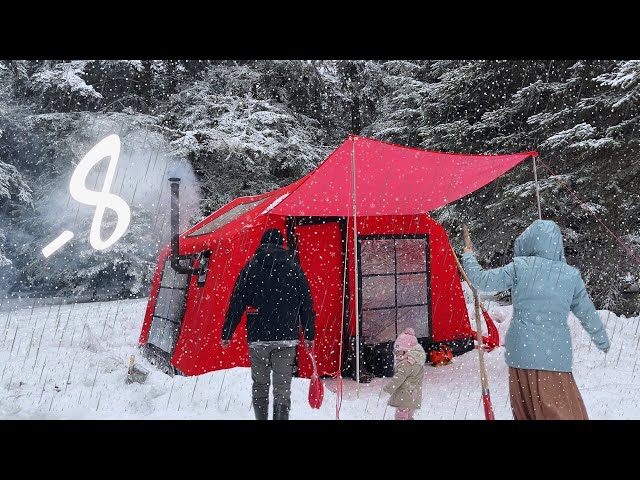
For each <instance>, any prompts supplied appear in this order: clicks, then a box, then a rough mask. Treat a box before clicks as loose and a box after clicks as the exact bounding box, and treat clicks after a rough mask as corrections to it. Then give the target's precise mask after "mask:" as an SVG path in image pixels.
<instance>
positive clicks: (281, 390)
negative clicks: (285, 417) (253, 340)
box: [249, 344, 297, 408]
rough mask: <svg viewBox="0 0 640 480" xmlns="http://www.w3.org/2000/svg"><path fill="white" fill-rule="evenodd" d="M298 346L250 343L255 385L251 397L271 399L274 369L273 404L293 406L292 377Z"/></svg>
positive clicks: (252, 374) (263, 399)
mask: <svg viewBox="0 0 640 480" xmlns="http://www.w3.org/2000/svg"><path fill="white" fill-rule="evenodd" d="M296 349H297V347H282V346H273V345H253V344H249V361H250V362H251V379H252V380H253V387H252V390H251V398H252V401H253V402H254V404H255V403H256V400H257V401H258V403H259V402H260V400H262V401H263V402H264V401H265V399H266V402H268V401H269V385H270V384H271V371H272V370H273V404H274V405H284V406H286V407H287V408H290V407H291V377H292V376H293V362H294V360H295V358H296Z"/></svg>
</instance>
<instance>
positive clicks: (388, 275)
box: [358, 235, 431, 345]
mask: <svg viewBox="0 0 640 480" xmlns="http://www.w3.org/2000/svg"><path fill="white" fill-rule="evenodd" d="M358 240H359V241H358V256H359V260H358V263H359V267H360V268H359V270H360V271H359V273H360V279H361V281H360V288H359V290H360V298H361V303H360V305H361V321H362V336H363V338H364V342H365V343H366V344H369V345H373V344H379V343H383V342H390V341H395V339H396V338H397V336H398V334H399V333H401V332H402V331H403V330H404V329H405V328H407V327H412V328H413V329H414V330H415V332H416V336H417V337H418V338H429V337H431V326H430V324H431V322H430V297H431V296H430V285H429V277H430V276H429V274H428V273H429V264H428V259H429V256H428V252H429V239H428V236H426V235H401V236H393V235H384V236H375V237H374V236H360V237H358Z"/></svg>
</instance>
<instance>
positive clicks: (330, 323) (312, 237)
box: [293, 220, 343, 377]
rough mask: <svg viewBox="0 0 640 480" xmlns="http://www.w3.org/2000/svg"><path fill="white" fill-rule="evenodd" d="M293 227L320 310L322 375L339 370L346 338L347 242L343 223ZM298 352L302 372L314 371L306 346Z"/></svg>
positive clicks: (304, 374)
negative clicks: (344, 307)
mask: <svg viewBox="0 0 640 480" xmlns="http://www.w3.org/2000/svg"><path fill="white" fill-rule="evenodd" d="M322 222H324V223H315V224H310V225H296V226H294V227H293V233H294V235H295V242H296V247H297V252H298V258H299V261H300V265H301V266H302V269H303V270H304V272H305V275H306V276H307V279H308V281H309V287H310V289H311V296H312V297H313V307H314V310H315V312H316V339H315V344H316V346H315V355H316V360H317V366H318V373H319V374H320V375H333V374H335V373H336V372H338V370H339V361H340V348H341V345H342V342H341V340H340V333H341V332H342V330H343V329H342V325H341V322H342V317H343V316H342V308H343V302H342V294H343V286H342V284H343V252H342V249H343V246H342V232H341V225H340V223H339V222H338V221H326V220H323V221H322ZM298 353H299V355H298V373H299V375H300V376H301V377H309V376H310V374H311V362H310V359H309V356H308V354H307V353H306V352H305V351H303V350H302V349H300V350H299V352H298Z"/></svg>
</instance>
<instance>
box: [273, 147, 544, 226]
mask: <svg viewBox="0 0 640 480" xmlns="http://www.w3.org/2000/svg"><path fill="white" fill-rule="evenodd" d="M531 156H536V157H537V156H538V154H537V152H534V151H531V152H525V153H516V154H511V155H466V154H457V153H443V152H433V151H428V150H421V149H416V148H410V147H403V146H399V145H394V144H391V143H386V142H382V141H379V140H373V139H370V138H365V137H360V136H355V135H350V136H349V138H347V140H345V142H344V143H343V144H342V145H340V146H339V147H338V148H337V149H336V150H335V151H334V152H333V153H332V154H331V155H329V157H328V158H327V159H326V160H325V161H324V162H322V163H321V164H320V165H319V166H318V167H317V168H316V169H315V170H313V171H312V172H311V173H310V174H308V175H307V176H306V177H304V178H303V179H302V180H304V181H300V183H299V185H298V186H297V188H296V189H295V190H294V191H293V192H292V193H291V194H290V195H289V196H288V197H287V198H285V199H284V200H283V201H282V202H280V203H279V204H278V205H277V206H276V207H275V208H273V210H272V213H274V214H279V215H289V216H304V215H309V216H328V215H335V216H347V215H351V214H353V202H352V193H353V189H352V184H353V179H352V176H351V170H352V164H353V163H355V172H356V198H357V203H356V213H357V215H412V214H415V213H417V212H423V213H426V212H429V211H431V210H434V209H436V208H438V207H441V206H443V205H446V204H448V203H451V202H453V201H455V200H458V199H460V198H462V197H464V196H465V195H468V194H469V193H472V192H474V191H475V190H477V189H479V188H481V187H483V186H485V185H487V184H488V183H490V182H491V181H493V180H495V179H496V178H498V177H499V176H500V175H502V174H504V173H505V172H507V171H508V170H510V169H511V168H513V167H515V166H516V165H518V164H519V163H521V162H522V161H524V160H526V159H527V158H529V157H531Z"/></svg>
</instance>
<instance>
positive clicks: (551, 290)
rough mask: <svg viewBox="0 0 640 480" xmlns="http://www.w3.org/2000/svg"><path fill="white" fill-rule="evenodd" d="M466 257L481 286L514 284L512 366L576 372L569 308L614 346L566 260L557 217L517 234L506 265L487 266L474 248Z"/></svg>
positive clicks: (509, 340)
mask: <svg viewBox="0 0 640 480" xmlns="http://www.w3.org/2000/svg"><path fill="white" fill-rule="evenodd" d="M462 262H463V264H464V269H465V271H466V273H467V276H468V277H469V280H470V281H471V283H472V284H473V285H474V286H475V287H476V288H477V289H478V290H482V291H501V290H507V289H509V288H510V289H511V299H512V303H513V318H512V319H511V324H510V325H509V329H508V330H507V334H506V336H505V350H506V351H505V358H506V362H507V365H508V366H510V367H514V368H527V369H536V370H552V371H557V372H571V367H572V364H573V354H572V348H571V333H570V331H569V325H568V323H567V320H568V317H569V311H571V312H573V314H574V315H575V316H576V317H577V318H578V320H580V323H581V324H582V327H583V328H584V329H585V330H586V331H587V332H588V333H589V335H590V336H591V339H592V340H593V342H594V343H595V344H596V346H597V347H598V348H599V349H600V350H602V351H604V352H607V351H608V350H609V338H608V336H607V332H606V330H605V328H604V325H603V324H602V321H601V320H600V317H599V316H598V314H597V313H596V309H595V307H594V305H593V302H592V301H591V298H590V297H589V294H588V293H587V290H586V287H585V284H584V281H583V280H582V276H581V275H580V271H579V270H578V269H576V268H574V267H572V266H570V265H568V264H567V263H566V260H565V258H564V247H563V243H562V233H561V232H560V227H558V225H557V224H556V223H555V222H552V221H550V220H536V221H534V222H533V223H532V224H531V225H530V226H529V227H528V228H527V229H526V230H525V231H524V232H523V233H522V235H520V236H519V237H518V238H517V239H516V241H515V244H514V258H513V261H512V262H511V263H509V264H508V265H505V266H504V267H500V268H494V269H492V270H483V268H482V267H481V266H480V264H479V263H478V261H477V260H476V257H475V255H474V254H473V253H465V254H464V255H463V256H462Z"/></svg>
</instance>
